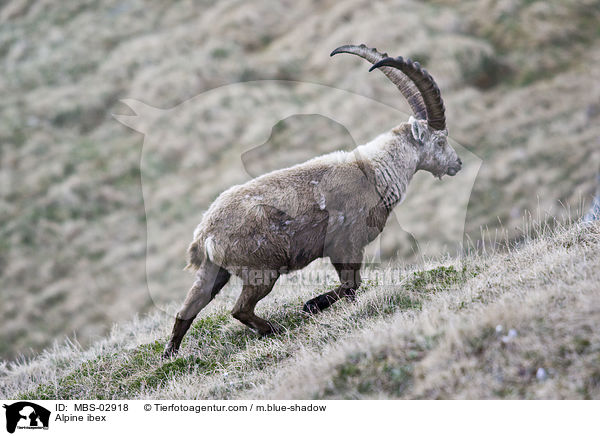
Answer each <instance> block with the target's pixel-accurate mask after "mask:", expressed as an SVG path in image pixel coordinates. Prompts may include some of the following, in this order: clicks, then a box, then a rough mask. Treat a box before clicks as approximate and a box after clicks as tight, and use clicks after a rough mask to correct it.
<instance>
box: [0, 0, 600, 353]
mask: <svg viewBox="0 0 600 436" xmlns="http://www.w3.org/2000/svg"><path fill="white" fill-rule="evenodd" d="M598 23H600V1H598V0H548V1H532V0H501V1H492V0H480V1H475V0H473V1H468V0H467V1H452V0H446V1H444V0H438V1H426V2H421V1H395V2H372V1H359V0H353V1H347V2H343V3H340V2H334V1H313V2H311V1H294V2H292V1H281V2H268V1H251V2H243V1H235V0H226V1H220V2H216V1H155V2H142V1H135V0H130V1H123V0H119V1H116V0H115V1H111V0H104V1H101V2H96V1H77V2H59V1H56V0H54V1H44V0H13V1H4V2H1V3H0V58H1V65H2V70H1V74H0V95H2V99H0V319H1V320H2V322H1V327H2V328H1V329H0V359H12V358H14V357H16V356H17V355H18V354H26V355H27V354H30V353H31V350H33V351H37V350H40V349H41V348H43V347H45V346H48V345H49V344H51V343H52V341H53V340H55V339H61V338H64V337H65V336H73V335H75V336H76V338H77V340H79V341H80V342H81V343H83V344H86V343H89V342H90V341H93V340H94V339H97V338H98V337H99V336H101V335H103V334H104V333H106V332H107V331H108V330H109V329H110V328H111V326H112V325H113V323H115V322H122V321H125V320H129V319H131V318H132V317H133V315H134V314H136V313H145V312H147V311H151V310H153V308H154V305H153V301H152V299H151V298H150V295H149V293H148V288H147V286H146V267H147V265H146V249H147V248H148V255H149V262H148V267H149V269H150V271H149V274H152V276H153V277H156V278H157V280H158V281H159V282H161V283H163V285H164V286H163V287H162V289H163V290H162V291H161V292H163V294H162V296H161V298H163V299H164V300H165V301H181V300H182V298H183V296H184V295H185V293H186V290H187V288H188V286H189V282H190V276H189V275H188V274H185V273H183V272H181V268H182V267H183V266H184V265H185V250H186V247H187V244H188V243H189V241H190V238H191V234H192V231H193V229H194V227H195V225H196V224H197V223H198V222H199V219H200V217H201V215H202V212H203V210H204V209H205V208H206V207H207V205H208V204H209V203H210V201H212V200H213V199H214V198H215V197H216V195H218V193H219V192H221V191H222V190H223V189H225V188H227V187H228V186H230V185H231V184H233V183H238V182H242V181H244V180H247V179H248V178H249V177H250V176H249V175H248V174H244V173H240V172H239V171H235V170H232V169H231V168H233V166H232V162H233V161H237V162H238V163H239V161H240V159H241V156H242V153H243V152H244V151H246V150H244V149H240V148H239V147H238V145H237V144H236V140H237V138H239V137H241V136H243V135H244V134H245V132H246V131H247V130H249V129H251V128H252V127H253V126H252V123H260V122H261V120H260V119H253V118H251V117H250V115H249V113H248V107H247V104H244V103H243V101H242V100H243V96H241V97H240V101H232V102H223V104H215V106H214V107H212V108H211V110H210V111H208V112H206V111H203V112H202V111H200V112H198V111H194V108H193V107H189V108H187V109H186V110H184V111H183V112H182V113H180V114H179V116H178V118H177V122H174V123H173V124H172V125H167V126H165V131H164V140H165V144H167V146H166V147H165V149H164V150H163V153H164V155H163V156H159V157H158V158H157V161H156V165H154V166H152V177H150V178H148V181H147V182H146V180H145V185H144V190H146V189H148V190H149V191H151V192H153V193H154V194H155V195H156V198H159V199H161V201H162V203H161V204H162V207H163V210H165V211H167V216H168V217H169V218H170V220H169V221H168V222H165V223H163V224H164V225H163V226H162V227H161V233H160V238H159V239H157V240H153V246H149V247H147V246H146V245H147V244H146V241H147V235H146V214H145V210H144V202H143V198H142V184H141V174H140V158H141V155H142V144H143V135H141V134H140V133H137V132H135V131H133V130H131V129H129V128H127V127H125V126H123V125H122V124H120V123H119V122H117V121H116V120H115V119H114V118H113V117H112V115H111V114H112V113H121V114H131V112H129V109H128V108H127V107H125V106H124V105H123V104H122V103H120V102H119V100H120V99H122V98H135V99H138V100H141V101H143V102H145V103H147V104H148V105H151V106H155V107H158V108H171V107H174V106H176V105H178V104H180V103H181V102H183V101H185V100H187V99H189V98H192V97H194V96H196V95H198V94H200V93H202V92H205V91H207V90H210V89H213V88H215V87H219V86H222V85H226V84H232V83H237V82H242V81H250V80H259V79H283V80H295V81H303V82H314V83H320V84H324V85H329V86H333V87H337V88H341V89H346V90H349V91H352V92H354V93H358V94H361V95H364V96H367V97H370V98H372V99H375V100H377V101H380V102H383V103H386V104H388V105H390V106H393V107H396V108H398V109H400V110H402V111H404V112H406V113H408V106H407V105H406V103H405V102H404V101H403V100H402V98H401V96H400V94H399V93H398V92H397V91H396V89H395V88H394V87H393V85H391V83H389V82H388V81H387V79H386V78H385V77H384V76H383V75H381V74H376V73H371V74H370V75H369V74H368V73H367V69H368V68H367V67H368V65H367V64H366V63H365V62H364V61H362V60H360V59H357V58H354V57H351V56H346V57H340V58H338V57H336V58H334V59H330V58H329V53H330V51H331V50H332V49H334V48H335V47H338V46H339V45H342V44H347V43H355V44H359V43H366V44H367V45H369V46H371V47H377V48H379V49H380V50H382V51H387V52H388V53H390V54H391V55H400V54H401V55H403V56H405V57H412V58H413V59H416V60H419V61H420V62H421V64H423V65H424V66H425V67H426V68H427V69H428V70H429V71H430V72H431V73H432V75H433V76H434V77H435V79H436V81H437V82H438V84H439V86H440V88H441V89H442V95H443V97H444V100H445V103H446V108H447V109H446V113H447V117H448V120H447V121H448V128H449V131H450V136H451V137H452V138H453V139H454V140H456V141H458V142H459V143H460V144H462V145H464V146H465V147H466V148H468V149H469V150H470V151H471V152H473V153H474V154H476V155H477V156H479V157H480V158H481V159H483V165H482V167H481V170H480V172H479V174H478V177H477V180H476V182H475V185H474V189H473V195H472V196H471V199H470V202H469V206H468V211H467V218H466V229H465V230H466V233H467V239H470V240H472V241H477V239H478V238H480V236H481V229H482V228H484V229H488V230H490V231H491V232H494V231H495V229H501V230H502V231H503V232H506V234H507V237H508V238H509V239H519V238H520V235H521V231H522V227H523V217H524V216H525V217H526V216H527V215H528V214H529V213H531V214H532V215H534V216H538V215H539V216H541V217H542V219H545V218H547V217H559V219H566V217H567V215H569V214H570V215H572V216H574V217H577V216H580V215H582V214H583V213H584V212H585V209H586V206H587V205H589V204H590V202H591V198H592V194H593V192H594V190H595V185H594V181H595V175H596V173H597V172H598V169H599V167H600V26H599V25H598ZM308 97H310V98H313V99H319V98H327V95H323V96H319V95H310V96H308ZM308 97H307V98H308ZM325 103H327V102H325ZM333 103H334V102H331V104H333ZM335 103H336V104H338V102H335ZM339 104H343V103H339ZM348 111H352V117H351V118H352V119H353V120H355V122H356V125H357V126H359V127H358V128H359V130H360V132H361V135H363V134H364V135H365V137H369V136H371V137H372V136H374V135H376V134H377V133H380V132H383V131H384V130H386V129H388V128H391V127H392V126H394V125H395V124H397V123H399V122H401V121H404V120H393V119H381V118H378V117H377V116H373V117H371V116H369V113H365V112H364V111H363V110H362V108H360V107H359V108H353V107H348ZM232 114H233V115H232ZM232 119H234V120H235V122H233V121H232ZM250 121H251V122H250ZM271 127H272V126H268V129H271ZM348 138H349V137H348V132H347V131H346V130H345V129H344V128H343V126H340V125H339V124H337V123H334V122H332V121H331V120H328V119H327V118H324V117H319V116H318V115H315V116H302V117H295V118H291V119H286V120H284V121H283V122H282V123H280V124H278V125H277V128H276V129H274V130H273V135H272V137H271V138H270V139H269V141H270V147H272V148H271V149H272V150H275V151H277V150H281V152H280V153H277V152H273V153H266V154H265V155H267V157H268V159H269V160H268V162H266V163H265V169H270V168H274V167H279V166H284V165H287V164H288V163H290V162H296V161H297V160H298V159H300V158H305V157H311V156H312V155H314V154H316V153H322V152H326V151H329V150H335V149H349V148H352V147H353V146H354V144H349V143H348ZM306 144H312V145H311V146H310V147H307V146H306ZM194 146H196V147H200V148H201V149H202V150H204V152H203V153H201V154H196V155H195V156H196V158H194V159H189V158H188V156H187V155H186V150H187V149H188V148H189V147H194ZM303 148H305V149H306V156H305V155H303V154H302V153H291V154H289V155H288V154H286V153H285V151H283V150H288V149H293V150H301V149H303ZM198 156H199V157H198ZM260 172H261V168H258V169H255V170H251V171H250V173H251V174H252V173H260ZM192 174H193V175H194V177H190V176H191V175H192ZM190 180H194V183H190ZM197 180H200V181H202V183H201V185H200V186H198V184H197V183H195V182H196V181H197ZM419 183H424V184H427V186H426V188H427V189H425V192H427V196H426V197H422V198H420V199H419V202H418V205H419V210H420V213H421V214H423V213H425V214H429V215H430V221H427V222H421V221H422V220H421V219H420V218H419V219H418V220H417V218H416V216H415V222H416V223H415V224H418V225H421V226H424V228H425V229H427V228H434V229H439V228H443V226H444V222H446V221H447V220H449V219H451V217H450V216H448V215H445V214H444V213H440V210H439V207H437V206H438V199H439V197H440V192H442V191H441V189H442V188H441V187H442V186H443V182H440V181H434V180H433V179H432V178H431V177H430V178H428V179H422V182H419ZM400 207H402V206H400ZM454 212H455V211H448V214H452V213H454ZM419 217H422V215H419ZM409 218H410V214H409ZM417 221H418V222H417ZM394 229H395V227H393V226H392V230H390V231H387V239H386V242H385V244H383V246H382V247H383V249H384V253H383V254H384V256H385V257H388V258H394V256H396V258H398V259H402V260H403V261H406V262H411V261H417V260H416V258H417V256H415V250H414V243H413V242H411V238H410V236H408V235H407V234H405V233H403V232H401V231H399V230H398V231H394ZM475 244H476V242H475Z"/></svg>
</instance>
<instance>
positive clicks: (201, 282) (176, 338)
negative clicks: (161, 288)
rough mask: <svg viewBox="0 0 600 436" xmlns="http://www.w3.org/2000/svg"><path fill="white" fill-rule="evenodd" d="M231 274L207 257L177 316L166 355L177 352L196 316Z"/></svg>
mask: <svg viewBox="0 0 600 436" xmlns="http://www.w3.org/2000/svg"><path fill="white" fill-rule="evenodd" d="M230 277H231V274H230V273H229V272H228V271H227V270H226V269H224V268H221V267H219V266H218V265H215V264H214V263H212V262H211V261H210V260H208V259H205V260H204V261H203V262H202V265H201V266H200V268H199V269H198V271H197V272H196V280H195V281H194V284H193V286H192V288H191V289H190V290H189V292H188V294H187V296H186V298H185V301H184V302H183V305H182V306H181V308H180V309H179V311H178V312H177V316H176V317H175V325H174V326H173V331H172V333H171V339H170V340H169V342H168V343H167V346H166V347H165V352H164V357H170V356H173V355H175V354H177V351H178V350H179V346H180V345H181V341H182V339H183V337H184V335H185V334H186V332H187V331H188V329H189V328H190V326H191V325H192V322H194V318H196V315H198V312H200V311H201V310H202V309H203V308H204V307H205V306H206V305H207V304H208V303H210V301H211V300H212V299H213V298H215V296H216V295H217V294H218V293H219V291H220V290H221V289H222V288H223V286H225V285H226V284H227V282H228V281H229V278H230Z"/></svg>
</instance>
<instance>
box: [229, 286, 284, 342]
mask: <svg viewBox="0 0 600 436" xmlns="http://www.w3.org/2000/svg"><path fill="white" fill-rule="evenodd" d="M276 280H277V278H274V279H273V280H272V281H271V282H270V283H268V284H259V285H249V284H244V286H243V288H242V293H241V294H240V296H239V298H238V300H237V302H236V303H235V306H234V307H233V310H232V311H231V314H232V315H233V317H234V318H235V319H237V320H238V321H241V322H242V323H244V324H246V325H247V326H248V327H250V328H251V329H254V330H256V331H257V332H258V333H259V334H261V335H263V336H265V335H270V334H272V333H277V332H278V331H279V329H278V328H277V327H275V326H273V325H272V324H271V323H270V322H268V321H267V320H264V319H262V318H260V317H258V316H256V314H255V313H254V308H255V307H256V304H257V303H258V302H259V301H260V300H262V299H263V298H264V297H265V296H267V294H269V292H271V290H272V289H273V286H274V285H275V281H276Z"/></svg>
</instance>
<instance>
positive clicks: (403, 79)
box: [330, 44, 427, 120]
mask: <svg viewBox="0 0 600 436" xmlns="http://www.w3.org/2000/svg"><path fill="white" fill-rule="evenodd" d="M338 53H350V54H354V55H357V56H360V57H361V58H363V59H366V60H367V61H369V62H370V63H372V64H373V65H376V64H379V63H381V61H383V60H386V59H390V58H388V55H387V53H383V54H382V53H379V52H378V51H377V49H376V48H369V47H367V46H366V45H364V44H361V45H342V46H341V47H338V48H336V49H335V50H334V51H332V52H331V54H330V56H333V55H336V54H338ZM373 68H374V67H373ZM373 68H371V69H373ZM380 69H381V71H382V72H383V74H385V75H386V76H387V78H388V79H390V80H391V81H392V83H393V84H394V85H396V86H397V87H398V90H399V91H400V92H401V93H402V95H403V96H404V98H405V99H406V101H408V104H409V105H410V108H411V109H412V111H413V112H414V114H415V117H416V118H418V119H421V120H424V119H426V118H427V106H426V105H425V101H424V100H423V97H422V96H421V92H420V91H419V89H418V87H417V86H416V85H415V83H413V82H412V81H411V80H409V78H408V77H407V76H406V75H405V73H404V72H403V71H402V70H400V71H399V70H398V69H396V68H395V67H384V66H382V68H380ZM369 71H370V70H369Z"/></svg>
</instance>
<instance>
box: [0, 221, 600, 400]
mask: <svg viewBox="0 0 600 436" xmlns="http://www.w3.org/2000/svg"><path fill="white" fill-rule="evenodd" d="M534 234H535V235H534ZM529 236H530V239H529V241H528V242H525V243H523V244H521V245H520V246H519V247H513V248H511V249H510V250H509V251H504V252H495V253H488V254H487V255H477V254H473V255H469V256H465V257H463V258H461V259H446V260H445V261H444V262H442V263H436V262H428V263H427V265H426V269H425V270H423V271H412V272H411V271H409V270H403V271H402V275H401V279H402V280H401V281H400V282H397V283H392V282H390V281H388V280H385V281H384V280H379V281H376V279H375V273H376V272H377V270H369V271H367V276H369V277H371V280H367V281H366V283H365V285H364V288H363V289H362V292H360V295H359V297H358V300H357V301H356V302H355V303H347V302H340V303H338V304H336V305H334V306H333V307H332V308H331V310H328V311H326V312H324V313H322V314H319V315H317V316H313V317H308V316H305V315H303V314H302V312H301V311H300V307H301V303H302V301H304V300H305V299H307V298H309V297H310V296H312V295H314V294H315V292H318V291H316V290H315V289H308V288H307V287H299V286H297V285H288V286H282V285H281V284H280V285H278V287H277V289H275V290H274V292H273V294H272V295H270V296H269V297H267V298H266V299H265V300H264V301H263V302H262V303H261V305H260V307H259V312H260V313H262V314H264V315H265V316H266V317H267V318H268V319H270V320H273V321H275V322H277V323H278V324H279V325H281V326H282V327H283V328H284V329H285V333H282V334H280V335H276V336H273V337H269V338H260V337H258V336H257V335H255V334H254V333H252V332H250V331H249V330H248V329H246V328H245V327H244V326H242V325H241V324H239V323H237V322H236V321H235V320H233V319H232V318H231V316H230V315H229V314H228V309H230V308H231V306H232V304H233V301H234V299H235V296H236V294H237V293H238V291H239V289H236V287H235V284H233V285H230V286H228V287H227V288H226V289H225V290H224V291H223V293H222V294H221V295H220V296H219V298H217V300H216V301H215V302H214V303H213V304H211V305H210V306H209V307H208V308H207V309H206V311H204V312H202V314H201V316H200V319H199V320H197V321H196V323H195V324H194V326H193V327H192V330H191V332H190V334H188V336H187V338H186V340H185V341H184V346H183V348H182V350H181V352H180V355H179V356H178V358H177V359H172V360H170V361H161V360H160V354H161V352H162V347H163V345H164V343H165V341H166V339H167V335H168V332H169V329H170V326H171V319H170V318H169V317H165V316H164V315H162V314H160V313H156V314H154V315H153V316H151V317H148V318H145V319H143V320H139V321H136V322H133V323H130V324H126V325H123V326H121V327H118V328H116V329H115V330H114V331H113V333H112V335H111V336H110V337H108V338H107V339H104V340H102V341H99V342H97V343H95V344H94V345H93V346H92V347H90V348H88V349H86V350H82V349H80V348H79V347H76V346H73V345H72V344H68V345H67V346H55V348H54V349H52V350H49V351H47V352H45V353H44V354H42V355H41V356H39V357H37V358H35V359H33V360H31V361H24V362H21V363H19V364H4V365H3V366H2V367H0V386H1V388H0V397H6V398H30V399H32V398H70V399H74V398H79V399H84V398H85V399H90V398H163V399H164V398H174V399H193V398H199V399H207V398H217V399H218V398H222V399H228V398H268V399H272V398H295V399H310V398H388V399H389V398H469V399H473V398H532V399H533V398H538V399H549V398H581V399H584V398H594V399H598V398H600V372H599V371H600V360H599V359H600V336H599V335H598V332H597V329H596V325H597V320H598V318H599V314H600V294H599V293H598V283H600V272H599V270H598V268H597V265H598V262H599V261H600V224H599V223H597V222H596V223H593V224H588V225H581V224H574V225H571V226H569V227H567V228H557V229H554V230H551V229H549V228H548V227H547V226H542V227H538V228H535V229H534V231H533V232H532V233H531V234H530V235H529ZM533 236H535V237H533ZM321 267H322V266H320V265H313V266H311V267H310V268H312V269H313V270H314V271H317V270H319V269H320V268H321ZM378 271H379V272H381V270H378ZM388 272H390V270H388ZM513 329H514V331H515V332H516V334H514V333H509V332H510V331H511V330H513ZM540 368H543V372H542V370H540ZM538 373H539V376H538ZM544 373H545V375H544Z"/></svg>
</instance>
